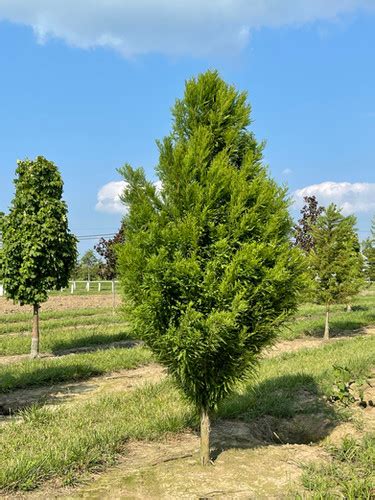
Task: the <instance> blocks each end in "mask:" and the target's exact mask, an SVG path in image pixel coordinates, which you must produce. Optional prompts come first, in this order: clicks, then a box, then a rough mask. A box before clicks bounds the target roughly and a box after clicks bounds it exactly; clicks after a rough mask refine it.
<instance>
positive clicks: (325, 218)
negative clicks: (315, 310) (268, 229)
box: [309, 204, 364, 340]
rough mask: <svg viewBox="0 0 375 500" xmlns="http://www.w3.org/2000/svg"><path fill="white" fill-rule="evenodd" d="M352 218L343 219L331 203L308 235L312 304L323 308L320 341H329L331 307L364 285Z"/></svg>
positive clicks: (360, 257)
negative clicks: (311, 241) (322, 332)
mask: <svg viewBox="0 0 375 500" xmlns="http://www.w3.org/2000/svg"><path fill="white" fill-rule="evenodd" d="M355 224H356V218H355V217H354V215H349V216H348V217H345V216H344V215H343V214H342V213H341V211H340V210H339V209H338V208H337V207H336V205H334V204H331V205H329V206H328V207H327V208H325V209H324V211H323V213H322V214H321V215H320V216H319V217H318V219H317V221H316V224H315V226H314V227H313V230H312V234H313V238H314V242H315V244H314V248H313V250H312V251H311V252H310V254H309V270H310V273H311V277H312V283H313V295H314V298H315V301H316V302H317V303H319V304H323V305H324V306H325V309H326V321H325V328H324V339H325V340H328V339H329V314H330V309H331V306H332V305H333V304H337V303H344V302H346V303H349V302H350V300H351V298H352V297H353V295H355V294H357V293H358V292H359V290H360V289H361V287H363V285H364V276H363V258H362V255H361V253H360V246H359V242H358V237H357V234H356V230H355Z"/></svg>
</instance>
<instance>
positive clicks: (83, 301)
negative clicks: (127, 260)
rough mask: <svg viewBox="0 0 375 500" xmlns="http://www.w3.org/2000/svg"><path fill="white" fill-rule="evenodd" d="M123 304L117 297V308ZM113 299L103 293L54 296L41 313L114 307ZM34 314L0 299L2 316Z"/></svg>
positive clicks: (116, 296) (25, 307)
mask: <svg viewBox="0 0 375 500" xmlns="http://www.w3.org/2000/svg"><path fill="white" fill-rule="evenodd" d="M120 303H121V297H120V295H118V294H116V295H115V306H116V307H117V306H119V305H120ZM112 305H113V297H112V295H111V294H107V293H103V294H101V295H100V294H97V295H61V296H60V295H53V296H52V297H50V298H49V299H48V300H47V302H45V303H44V304H42V307H41V311H58V310H59V311H61V310H65V309H85V308H90V307H94V308H100V307H112ZM28 311H30V314H31V312H32V309H31V306H19V305H18V304H14V303H13V302H12V301H11V300H7V299H6V298H5V297H0V314H7V313H17V312H28Z"/></svg>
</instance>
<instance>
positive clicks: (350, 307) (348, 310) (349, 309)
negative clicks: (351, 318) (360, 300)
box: [346, 304, 352, 312]
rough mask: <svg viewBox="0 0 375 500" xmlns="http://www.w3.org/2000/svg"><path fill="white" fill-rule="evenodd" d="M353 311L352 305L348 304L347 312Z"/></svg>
mask: <svg viewBox="0 0 375 500" xmlns="http://www.w3.org/2000/svg"><path fill="white" fill-rule="evenodd" d="M351 311H352V306H351V304H346V312H351Z"/></svg>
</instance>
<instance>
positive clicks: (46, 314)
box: [0, 306, 112, 325]
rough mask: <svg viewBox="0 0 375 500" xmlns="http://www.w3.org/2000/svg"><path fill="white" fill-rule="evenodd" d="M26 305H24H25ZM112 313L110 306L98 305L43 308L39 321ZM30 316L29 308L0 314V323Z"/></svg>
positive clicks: (25, 319)
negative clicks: (52, 309)
mask: <svg viewBox="0 0 375 500" xmlns="http://www.w3.org/2000/svg"><path fill="white" fill-rule="evenodd" d="M25 307H26V306H25ZM105 313H108V315H110V314H112V308H111V307H98V308H88V307H87V308H81V309H79V308H78V309H63V310H62V311H58V310H54V311H43V308H42V310H41V312H40V322H41V324H43V322H46V321H47V320H50V319H64V318H76V317H80V316H81V317H84V318H85V317H88V316H96V315H98V314H105ZM31 318H32V310H31V307H30V308H29V311H28V312H16V313H7V314H0V324H1V325H4V324H5V323H7V324H9V323H19V322H28V321H29V322H30V321H31Z"/></svg>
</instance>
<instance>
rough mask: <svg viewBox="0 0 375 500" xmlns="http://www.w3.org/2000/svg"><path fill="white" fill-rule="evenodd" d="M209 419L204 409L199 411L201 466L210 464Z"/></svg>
mask: <svg viewBox="0 0 375 500" xmlns="http://www.w3.org/2000/svg"><path fill="white" fill-rule="evenodd" d="M210 430H211V429H210V417H209V414H208V411H207V409H206V408H202V410H201V464H202V465H209V463H210Z"/></svg>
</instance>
